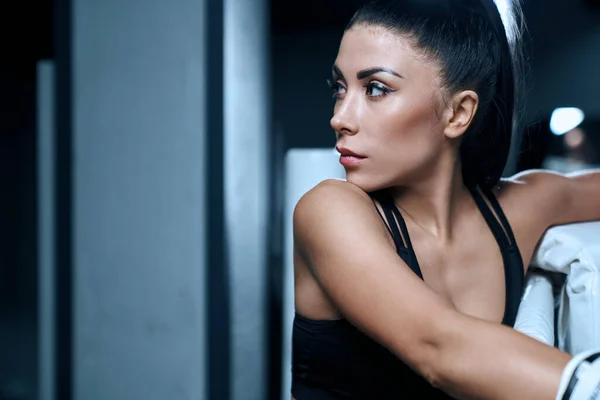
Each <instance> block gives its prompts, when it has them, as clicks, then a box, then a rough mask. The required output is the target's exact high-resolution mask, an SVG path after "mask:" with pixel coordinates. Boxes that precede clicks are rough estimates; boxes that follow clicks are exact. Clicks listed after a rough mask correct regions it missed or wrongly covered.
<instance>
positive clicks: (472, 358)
mask: <svg viewBox="0 0 600 400" xmlns="http://www.w3.org/2000/svg"><path fill="white" fill-rule="evenodd" d="M453 321H455V322H452V323H450V324H449V325H448V326H449V328H446V329H445V332H444V334H443V335H442V336H443V337H444V339H443V341H442V343H441V345H440V346H439V359H438V360H437V367H436V369H435V374H434V376H435V378H434V379H435V381H434V382H433V384H434V385H436V386H438V387H439V388H440V389H442V390H444V391H445V392H447V393H448V394H450V395H452V396H454V397H456V398H458V399H465V400H466V399H469V400H470V399H489V400H496V399H515V398H522V399H529V400H538V399H539V400H554V398H555V396H556V393H557V391H558V387H559V382H560V378H561V374H562V371H563V369H564V368H565V366H566V364H567V363H568V362H569V360H570V359H571V356H570V355H569V354H567V353H564V352H562V351H560V350H558V349H555V348H553V347H550V346H547V345H545V344H542V343H540V342H538V341H537V340H535V339H533V338H530V337H528V336H526V335H524V334H521V333H518V332H516V331H514V330H513V329H511V328H509V327H506V326H501V325H497V324H493V323H489V322H485V321H482V320H478V319H475V318H471V317H467V316H461V317H457V318H456V317H455V318H453Z"/></svg>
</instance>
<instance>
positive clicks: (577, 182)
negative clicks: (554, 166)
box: [511, 170, 600, 230]
mask: <svg viewBox="0 0 600 400" xmlns="http://www.w3.org/2000/svg"><path fill="white" fill-rule="evenodd" d="M511 181H512V183H514V184H516V186H518V187H520V190H519V192H521V195H520V196H518V197H520V199H518V201H519V202H520V203H521V204H522V205H523V207H526V208H527V209H528V210H530V212H531V213H533V214H534V215H536V216H537V217H538V220H539V222H540V224H541V225H543V226H542V228H543V229H544V230H545V229H547V228H549V227H551V226H553V225H562V224H569V223H574V222H584V221H593V220H600V201H599V200H598V199H600V170H589V171H583V172H578V173H572V174H562V173H558V172H553V171H544V170H532V171H525V172H523V173H520V174H518V175H516V176H515V177H513V178H512V179H511Z"/></svg>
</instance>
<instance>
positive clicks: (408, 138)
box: [374, 104, 443, 168]
mask: <svg viewBox="0 0 600 400" xmlns="http://www.w3.org/2000/svg"><path fill="white" fill-rule="evenodd" d="M379 122H380V123H379V126H378V127H374V128H375V129H377V131H378V132H379V134H378V135H377V140H378V142H379V143H378V144H377V148H378V149H379V150H380V151H381V156H382V158H383V159H384V160H386V161H387V162H392V161H395V162H396V163H397V164H396V165H398V166H399V167H401V166H404V167H405V168H406V167H409V168H410V166H413V167H415V168H416V167H418V165H419V164H421V163H422V162H426V161H427V160H429V159H431V158H432V156H434V155H435V154H436V153H437V152H438V151H439V145H440V144H441V142H442V139H443V129H442V127H441V123H440V121H439V118H438V117H437V115H436V114H435V112H434V110H433V107H431V106H429V105H424V104H423V105H419V106H418V107H417V106H413V107H410V108H408V107H406V108H404V109H398V110H397V112H396V113H390V114H388V115H385V117H383V118H380V120H379Z"/></svg>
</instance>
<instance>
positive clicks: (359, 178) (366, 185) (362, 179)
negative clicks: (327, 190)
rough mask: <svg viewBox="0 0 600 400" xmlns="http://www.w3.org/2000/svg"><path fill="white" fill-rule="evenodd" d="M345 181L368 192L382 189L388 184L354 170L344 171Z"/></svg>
mask: <svg viewBox="0 0 600 400" xmlns="http://www.w3.org/2000/svg"><path fill="white" fill-rule="evenodd" d="M346 182H349V183H352V184H353V185H355V186H358V187H359V188H361V189H362V190H363V191H365V192H367V193H370V192H374V191H377V190H381V189H384V188H385V187H387V186H388V185H385V184H384V183H383V182H381V181H380V180H378V179H376V178H375V177H374V176H372V175H368V174H364V173H363V174H361V173H357V172H355V171H351V172H346Z"/></svg>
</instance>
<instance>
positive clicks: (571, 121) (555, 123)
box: [550, 107, 585, 136]
mask: <svg viewBox="0 0 600 400" xmlns="http://www.w3.org/2000/svg"><path fill="white" fill-rule="evenodd" d="M584 117H585V116H584V114H583V111H581V110H580V109H579V108H575V107H564V108H557V109H556V110H554V111H553V112H552V116H551V117H550V130H551V131H552V133H554V134H555V135H557V136H560V135H564V134H565V133H567V132H569V131H570V130H572V129H575V128H577V127H578V126H579V124H581V123H582V122H583V118H584Z"/></svg>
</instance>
